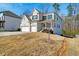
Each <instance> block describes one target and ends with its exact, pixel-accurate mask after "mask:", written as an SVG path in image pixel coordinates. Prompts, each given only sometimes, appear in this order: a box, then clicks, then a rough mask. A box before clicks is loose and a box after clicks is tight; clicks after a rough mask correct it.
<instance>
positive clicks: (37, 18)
mask: <svg viewBox="0 0 79 59" xmlns="http://www.w3.org/2000/svg"><path fill="white" fill-rule="evenodd" d="M55 14H56V13H53V12H52V13H41V12H40V11H38V10H37V9H34V10H33V11H32V14H31V15H30V16H26V15H24V16H23V18H22V22H21V25H20V28H21V31H22V32H23V31H25V32H40V31H42V30H44V29H51V30H53V32H54V33H56V34H62V19H61V17H60V16H59V15H58V14H56V16H57V19H54V15H55Z"/></svg>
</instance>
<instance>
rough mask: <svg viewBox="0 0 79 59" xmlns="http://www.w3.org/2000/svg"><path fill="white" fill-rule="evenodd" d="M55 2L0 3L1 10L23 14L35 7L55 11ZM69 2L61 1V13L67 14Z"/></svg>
mask: <svg viewBox="0 0 79 59" xmlns="http://www.w3.org/2000/svg"><path fill="white" fill-rule="evenodd" d="M52 4H53V3H2V4H1V3H0V11H6V10H10V11H12V12H14V13H15V14H17V15H22V14H23V13H24V12H31V11H32V10H33V9H34V8H36V9H38V10H39V11H41V10H42V9H44V8H45V9H48V11H49V12H52V11H53V7H52ZM67 6H68V3H60V14H63V15H66V14H67Z"/></svg>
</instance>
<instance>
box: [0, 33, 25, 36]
mask: <svg viewBox="0 0 79 59" xmlns="http://www.w3.org/2000/svg"><path fill="white" fill-rule="evenodd" d="M23 33H26V32H0V36H9V35H18V34H23Z"/></svg>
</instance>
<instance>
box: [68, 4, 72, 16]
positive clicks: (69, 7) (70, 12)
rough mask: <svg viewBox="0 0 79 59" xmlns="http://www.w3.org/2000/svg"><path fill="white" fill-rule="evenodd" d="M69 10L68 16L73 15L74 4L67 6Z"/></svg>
mask: <svg viewBox="0 0 79 59" xmlns="http://www.w3.org/2000/svg"><path fill="white" fill-rule="evenodd" d="M67 10H68V16H72V15H73V6H72V4H71V3H70V4H69V5H68V6H67Z"/></svg>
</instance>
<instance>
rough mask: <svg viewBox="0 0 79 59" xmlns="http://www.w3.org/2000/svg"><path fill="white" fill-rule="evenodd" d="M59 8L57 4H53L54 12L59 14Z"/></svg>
mask: <svg viewBox="0 0 79 59" xmlns="http://www.w3.org/2000/svg"><path fill="white" fill-rule="evenodd" d="M59 6H60V5H59V4H58V3H54V4H53V8H54V12H59V10H60V9H59Z"/></svg>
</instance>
